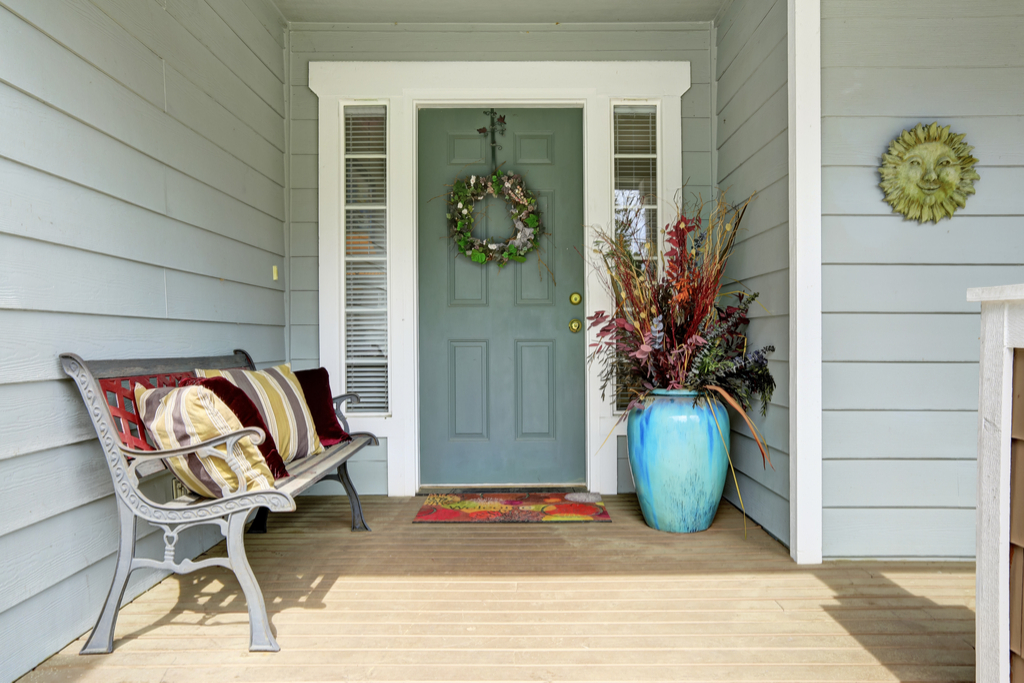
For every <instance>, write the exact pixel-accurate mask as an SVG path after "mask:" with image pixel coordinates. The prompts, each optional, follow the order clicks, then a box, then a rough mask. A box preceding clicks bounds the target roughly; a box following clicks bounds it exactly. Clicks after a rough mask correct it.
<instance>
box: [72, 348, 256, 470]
mask: <svg viewBox="0 0 1024 683" xmlns="http://www.w3.org/2000/svg"><path fill="white" fill-rule="evenodd" d="M70 355H71V354H63V355H61V359H62V360H63V359H64V357H65V356H70ZM81 362H82V363H83V365H84V366H85V367H86V369H87V370H88V371H89V372H90V373H91V374H92V376H93V378H95V380H96V381H97V382H98V384H99V388H100V394H101V395H102V396H103V397H104V399H105V400H106V404H107V409H108V410H109V411H110V416H111V418H112V422H113V425H114V429H115V431H116V432H117V434H118V436H120V437H121V443H123V444H124V445H125V446H127V447H128V448H134V449H137V450H143V451H151V450H154V448H153V445H152V444H150V443H149V441H148V440H147V438H146V429H145V427H144V426H143V425H142V421H141V420H140V419H139V411H138V408H137V407H136V405H135V385H136V384H137V383H138V384H142V385H143V386H144V387H146V388H147V389H155V388H158V387H168V386H171V387H176V386H178V385H179V384H180V383H181V382H182V381H183V380H185V379H190V378H193V377H195V373H194V370H195V369H196V368H210V369H213V370H226V369H230V368H246V369H249V370H255V369H256V366H255V365H254V364H253V362H252V358H251V357H250V356H249V354H248V353H246V352H245V351H242V350H241V349H238V350H236V351H235V352H234V354H232V355H230V356H196V357H191V358H154V359H142V360H139V359H136V360H123V361H121V360H103V361H81Z"/></svg>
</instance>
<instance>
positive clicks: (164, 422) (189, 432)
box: [135, 384, 274, 498]
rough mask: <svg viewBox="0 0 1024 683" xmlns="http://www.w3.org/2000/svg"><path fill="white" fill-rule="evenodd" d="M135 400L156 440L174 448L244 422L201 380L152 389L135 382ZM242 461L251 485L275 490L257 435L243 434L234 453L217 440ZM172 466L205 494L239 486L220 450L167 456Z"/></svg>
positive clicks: (218, 494)
mask: <svg viewBox="0 0 1024 683" xmlns="http://www.w3.org/2000/svg"><path fill="white" fill-rule="evenodd" d="M135 405H136V406H138V409H139V417H140V418H141V419H142V422H143V424H145V425H146V431H148V432H149V435H150V437H151V438H152V440H153V443H155V444H157V445H158V446H159V447H160V448H164V449H171V448H180V447H181V446H191V445H192V444H196V443H199V442H201V441H206V440H207V439H213V438H215V437H218V436H222V435H224V434H228V433H230V432H233V431H237V430H239V429H241V428H242V423H241V422H239V421H238V418H237V417H235V414H234V413H233V412H231V409H230V408H228V406H227V404H226V403H224V401H222V400H221V399H220V398H218V397H217V395H216V394H214V393H213V392H212V391H210V390H209V389H207V388H206V387H201V386H186V387H161V388H159V389H147V388H146V387H144V386H143V385H142V384H136V385H135ZM216 448H217V450H219V451H221V452H222V453H226V454H227V457H229V458H233V459H234V460H235V461H237V462H238V464H239V469H240V470H241V472H242V475H243V477H244V479H245V490H246V491H270V490H273V488H274V475H273V474H271V473H270V468H269V467H267V461H266V460H264V459H263V455H262V454H261V453H260V452H259V450H258V449H257V448H256V445H255V444H254V443H253V442H252V439H250V438H248V437H246V438H243V439H241V440H239V441H238V442H237V443H236V444H235V447H234V448H233V449H232V452H231V453H227V445H223V446H217V447H216ZM167 464H168V465H169V466H170V468H171V471H172V472H174V474H175V475H176V476H177V477H178V479H180V480H181V483H183V484H184V485H185V486H186V487H187V488H188V489H189V490H190V491H192V492H193V493H195V494H197V495H200V496H203V497H204V498H223V497H224V496H225V495H227V494H228V493H230V492H232V491H234V490H235V488H236V487H237V486H238V477H237V476H236V475H235V472H234V470H232V469H231V467H230V466H229V465H228V464H227V463H226V462H225V461H223V460H221V459H220V458H217V457H214V456H206V455H198V454H196V453H189V454H188V455H178V456H175V457H173V458H170V459H169V460H168V461H167Z"/></svg>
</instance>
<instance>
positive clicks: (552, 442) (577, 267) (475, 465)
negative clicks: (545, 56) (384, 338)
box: [418, 107, 586, 485]
mask: <svg viewBox="0 0 1024 683" xmlns="http://www.w3.org/2000/svg"><path fill="white" fill-rule="evenodd" d="M498 113H499V114H503V115H505V119H506V122H507V126H508V127H507V132H506V134H505V136H504V137H502V136H501V135H499V136H498V137H497V142H498V144H499V145H501V147H502V149H501V150H499V151H498V152H497V162H498V164H503V166H502V169H504V170H506V171H512V172H515V173H519V174H521V175H522V176H523V178H524V180H525V182H526V187H527V189H529V190H530V191H531V192H532V193H533V195H534V196H535V197H536V198H537V203H538V205H539V207H540V215H541V221H542V224H543V225H544V230H545V233H546V234H545V236H544V237H543V238H542V241H541V246H542V249H541V250H540V251H539V253H538V252H537V251H535V252H534V253H532V254H530V255H529V256H528V257H527V261H526V263H521V264H520V263H510V264H509V265H507V266H505V267H504V268H503V269H501V270H500V271H499V269H498V266H497V264H495V263H486V264H482V265H481V264H477V263H473V262H472V261H470V260H469V259H468V258H466V257H465V256H461V255H460V256H458V257H456V252H455V249H454V247H453V243H452V241H451V239H449V238H448V232H447V223H446V219H445V210H446V203H445V196H446V194H447V193H448V192H449V191H450V187H449V186H450V185H451V184H452V182H453V181H454V180H455V179H456V178H462V177H467V176H469V175H473V174H476V175H482V174H486V173H489V172H490V171H491V154H490V138H489V137H486V136H484V135H481V134H479V133H477V132H476V129H478V128H481V127H484V126H487V125H488V124H489V123H490V121H489V119H488V117H487V116H486V115H484V114H483V108H482V107H475V108H473V109H426V110H422V111H420V113H419V188H418V192H419V245H418V248H419V309H420V316H419V345H420V349H419V351H420V357H419V365H420V479H421V482H422V483H423V484H424V485H438V484H459V485H469V484H556V483H557V484H563V483H565V484H567V483H582V482H584V481H585V478H586V456H585V446H584V426H585V419H584V381H585V379H584V378H585V370H586V355H585V354H586V345H585V333H584V332H583V331H582V330H581V331H579V332H572V331H571V330H570V322H571V321H572V320H574V319H575V320H579V321H581V322H583V323H585V322H586V321H585V319H584V304H583V303H579V304H573V303H572V301H571V295H572V294H574V293H578V294H581V295H582V294H583V286H584V282H583V273H584V261H583V126H582V121H583V118H582V111H581V110H579V109H501V108H499V112H498ZM481 209H484V211H481ZM481 214H485V215H481ZM476 216H477V217H476V225H475V228H474V233H473V234H474V236H476V237H484V236H493V237H495V238H498V239H501V240H505V239H507V238H508V236H509V234H510V233H511V230H512V226H511V222H510V220H509V218H508V212H507V210H506V209H505V205H504V203H503V202H500V201H498V200H496V199H493V198H490V197H488V198H487V200H486V201H481V202H478V205H477V207H476ZM538 258H539V259H540V260H538ZM549 271H550V272H549ZM552 275H553V277H552Z"/></svg>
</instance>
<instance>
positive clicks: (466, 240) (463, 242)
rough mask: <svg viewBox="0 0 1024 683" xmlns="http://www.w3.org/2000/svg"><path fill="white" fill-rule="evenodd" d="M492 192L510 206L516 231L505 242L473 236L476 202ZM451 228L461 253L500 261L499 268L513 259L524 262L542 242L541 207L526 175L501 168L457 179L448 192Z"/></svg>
mask: <svg viewBox="0 0 1024 683" xmlns="http://www.w3.org/2000/svg"><path fill="white" fill-rule="evenodd" d="M487 195H491V196H493V197H496V198H498V199H504V200H505V203H506V205H508V207H509V216H510V217H511V218H512V225H513V227H514V230H513V231H512V235H511V237H509V238H508V239H507V240H505V241H504V242H499V241H497V240H494V239H479V238H477V237H473V223H474V217H473V211H474V205H475V204H476V202H477V201H478V200H480V199H483V198H484V197H486V196H487ZM447 217H448V230H449V232H450V234H451V236H452V239H454V240H455V244H456V246H457V247H458V251H459V253H460V254H463V255H464V256H467V257H469V258H470V259H471V260H473V261H474V262H475V263H487V262H488V261H497V262H498V267H499V268H501V267H503V266H505V264H507V263H508V262H509V261H517V262H519V263H522V262H523V261H525V260H526V255H527V254H529V253H530V252H531V251H533V250H534V249H536V248H537V246H538V243H539V241H540V233H541V224H540V210H539V209H538V207H537V200H536V198H535V197H534V196H533V194H532V193H531V192H530V191H529V190H527V189H526V183H525V182H523V177H522V176H521V175H517V174H515V173H508V172H504V173H503V172H502V171H501V170H500V169H499V170H496V171H494V173H492V174H491V175H488V176H477V175H473V176H469V177H468V178H457V179H456V180H455V182H454V183H453V184H452V191H451V194H450V195H448V213H447Z"/></svg>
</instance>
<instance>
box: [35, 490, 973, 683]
mask: <svg viewBox="0 0 1024 683" xmlns="http://www.w3.org/2000/svg"><path fill="white" fill-rule="evenodd" d="M422 501H423V499H422V498H419V499H415V498H384V497H372V496H368V497H366V498H365V499H364V504H363V509H364V513H365V515H366V519H367V522H368V524H369V525H370V526H371V527H372V528H373V532H372V533H352V532H350V531H349V523H350V521H349V512H348V503H347V500H346V499H344V498H324V497H308V496H307V497H303V498H299V499H298V511H297V512H295V513H291V514H279V515H273V516H271V520H270V522H271V524H270V532H269V533H268V534H267V535H266V536H248V537H247V540H246V544H247V547H248V549H249V557H250V560H251V562H252V565H253V570H254V571H255V573H256V576H257V577H258V579H259V581H260V584H261V586H262V588H263V593H264V596H265V597H266V601H267V606H268V610H269V612H270V617H271V621H272V622H273V625H274V628H275V630H276V633H277V639H278V641H279V642H280V644H281V648H282V649H281V652H278V653H250V652H248V651H247V649H246V648H247V644H248V623H247V620H246V612H245V603H244V600H243V598H242V594H241V590H240V589H239V588H238V584H237V583H236V582H235V580H234V577H233V576H232V575H231V574H230V573H229V572H227V571H226V570H224V571H220V570H212V571H209V572H203V573H198V574H193V575H190V576H181V577H179V576H173V577H170V578H168V579H166V580H165V581H163V582H162V583H160V584H159V585H157V586H156V587H155V588H154V589H153V590H151V591H149V592H148V593H146V594H144V595H142V596H141V597H139V598H138V599H137V600H135V601H134V602H133V603H131V604H129V605H127V606H125V607H124V608H123V609H122V610H121V616H120V619H119V621H118V624H117V638H116V640H115V643H114V647H115V650H114V652H113V654H110V655H105V656H92V657H80V656H78V654H77V653H78V650H79V648H80V647H81V645H82V642H83V640H82V639H79V640H78V641H76V642H74V643H72V644H71V645H69V646H68V647H67V648H66V649H65V650H63V651H62V652H60V653H58V654H57V655H55V656H54V657H52V658H50V659H49V660H48V661H46V662H44V663H43V664H41V665H40V666H39V667H38V668H37V669H36V670H35V671H33V672H31V673H29V674H28V675H26V676H25V677H24V678H23V679H22V681H24V682H25V683H39V682H43V681H103V682H104V683H118V682H123V681H132V682H139V683H149V682H157V681H160V682H167V683H176V682H179V681H180V682H183V683H184V682H189V683H198V682H203V681H211V682H212V681H217V682H220V681H228V680H238V681H334V680H370V681H448V680H452V681H454V680H459V681H463V680H471V681H483V680H498V681H527V680H529V681H542V680H565V681H584V680H601V681H973V680H974V649H973V645H974V566H973V564H963V563H957V564H952V563H906V562H842V563H839V562H832V563H826V564H825V565H823V566H820V567H800V566H798V565H796V564H794V563H793V562H792V561H791V560H790V558H789V555H788V553H787V551H786V549H785V548H783V547H782V546H781V545H780V544H778V543H777V542H776V541H775V540H773V539H772V538H771V537H769V536H768V535H767V534H766V533H764V532H763V531H761V530H760V529H758V528H757V527H755V526H754V525H752V524H750V525H749V526H748V533H747V538H746V539H744V537H743V522H742V518H741V516H740V513H739V511H738V510H736V509H735V508H733V507H731V506H729V505H728V504H723V506H722V509H721V510H720V511H719V513H718V517H717V519H716V520H715V524H714V526H713V527H712V528H711V529H710V530H709V531H707V532H705V533H702V534H694V535H672V534H666V533H661V532H657V531H653V530H651V529H649V528H647V527H646V526H645V525H644V523H643V519H642V518H641V516H640V512H639V508H638V506H637V503H636V498H635V497H633V496H611V497H607V498H606V501H607V503H608V509H609V511H610V513H611V516H612V519H613V520H614V521H613V523H611V524H596V523H590V524H552V525H542V524H515V525H512V524H504V525H502V524H473V525H465V524H463V525H436V524H434V525H426V524H417V525H413V524H411V523H410V522H411V520H412V517H413V515H414V514H415V511H416V510H417V509H418V508H419V505H420V504H421V503H422ZM211 552H212V553H220V552H223V544H221V545H219V546H217V547H216V548H214V550H213V551H211Z"/></svg>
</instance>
